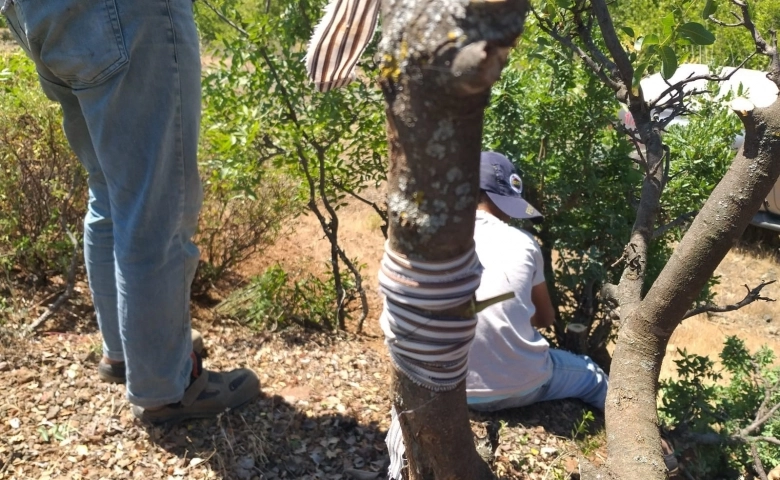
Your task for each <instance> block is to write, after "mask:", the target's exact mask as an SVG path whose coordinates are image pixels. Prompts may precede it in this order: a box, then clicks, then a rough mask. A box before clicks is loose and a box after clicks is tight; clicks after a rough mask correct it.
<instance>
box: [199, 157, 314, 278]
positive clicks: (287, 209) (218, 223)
mask: <svg viewBox="0 0 780 480" xmlns="http://www.w3.org/2000/svg"><path fill="white" fill-rule="evenodd" d="M201 153H202V154H203V153H204V150H201ZM214 164H215V162H214V161H213V160H211V159H209V158H208V157H207V158H206V159H205V160H204V159H201V171H202V174H203V176H204V178H205V181H204V200H203V208H202V210H201V212H200V221H199V224H198V233H197V235H196V236H195V243H197V245H198V247H199V248H200V252H201V264H200V266H199V267H198V274H197V276H196V278H195V282H194V287H193V291H195V292H203V291H205V290H206V289H208V288H209V287H210V286H211V285H212V284H213V282H216V281H217V280H219V279H220V278H222V277H223V276H224V275H225V273H227V272H228V271H229V270H230V269H232V268H233V267H235V266H237V265H238V264H239V263H241V262H242V261H243V260H246V259H247V258H248V257H249V256H251V255H252V254H254V253H255V252H257V251H260V250H262V249H263V248H264V247H268V246H270V245H273V243H274V242H275V241H276V240H277V238H278V237H279V234H280V233H281V232H283V231H285V230H286V229H287V228H288V227H289V221H290V220H291V219H292V218H293V217H295V216H297V215H298V214H299V213H300V211H301V210H302V209H303V208H304V206H303V204H302V202H300V199H299V197H298V196H297V195H291V194H290V192H295V191H296V190H297V189H298V188H299V182H297V181H296V180H295V179H294V178H291V177H290V176H289V175H285V174H283V173H278V172H266V173H265V174H264V175H263V176H262V178H261V179H259V180H257V182H256V184H255V188H254V189H253V191H251V192H249V193H247V192H246V190H244V189H242V188H239V187H238V184H239V183H240V181H239V179H237V178H236V175H235V174H234V173H231V172H230V171H228V170H225V169H218V168H214Z"/></svg>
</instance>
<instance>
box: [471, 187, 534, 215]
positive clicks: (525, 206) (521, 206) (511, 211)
mask: <svg viewBox="0 0 780 480" xmlns="http://www.w3.org/2000/svg"><path fill="white" fill-rule="evenodd" d="M485 193H487V196H488V197H490V199H491V200H493V203H495V204H496V206H497V207H498V208H499V210H501V211H502V212H504V213H506V214H507V215H509V216H510V217H512V218H521V219H524V218H542V217H543V215H542V214H541V213H539V210H537V209H536V208H534V206H533V205H531V204H530V203H528V202H526V201H525V200H524V199H522V198H520V197H505V196H503V195H499V194H497V193H493V192H485Z"/></svg>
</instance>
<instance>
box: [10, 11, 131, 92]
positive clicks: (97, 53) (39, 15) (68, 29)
mask: <svg viewBox="0 0 780 480" xmlns="http://www.w3.org/2000/svg"><path fill="white" fill-rule="evenodd" d="M15 3H16V7H17V9H18V8H21V9H22V10H23V14H24V22H25V25H24V29H25V34H26V36H27V41H28V42H29V46H30V49H31V50H32V54H33V56H37V57H38V58H39V60H40V62H41V64H43V66H45V67H46V68H47V69H48V70H50V71H51V73H52V74H54V75H55V76H56V77H57V78H58V79H60V80H62V81H63V82H65V83H66V84H68V86H70V87H71V88H74V89H78V88H88V87H91V86H95V85H98V84H100V83H101V82H103V81H105V80H107V79H108V78H110V77H111V76H112V75H113V74H114V73H116V72H117V71H118V70H119V69H120V68H121V67H122V66H124V65H125V64H127V62H128V55H127V49H126V48H125V41H124V38H123V35H122V26H121V24H120V22H119V14H118V12H117V7H116V2H115V0H56V1H53V0H16V2H15Z"/></svg>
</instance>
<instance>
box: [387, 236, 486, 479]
mask: <svg viewBox="0 0 780 480" xmlns="http://www.w3.org/2000/svg"><path fill="white" fill-rule="evenodd" d="M481 274H482V265H480V263H479V259H478V258H477V255H476V253H475V251H474V246H473V245H472V246H471V248H470V249H469V250H468V251H467V252H466V253H465V254H463V255H461V256H459V257H457V258H454V259H451V260H448V261H445V262H423V261H415V260H411V259H408V258H406V257H404V256H402V255H401V254H399V253H397V252H394V251H393V250H392V249H391V248H390V245H389V243H385V255H384V257H383V258H382V265H381V267H380V270H379V288H380V290H381V291H382V293H383V294H384V295H385V307H384V310H383V311H382V316H381V318H380V324H381V326H382V331H383V332H384V334H385V343H386V344H387V346H388V348H389V350H390V358H391V359H392V361H393V364H394V365H395V366H396V368H398V370H400V371H401V372H403V373H404V374H405V375H406V376H407V377H409V379H411V380H412V381H413V382H414V383H416V384H418V385H420V386H422V387H425V388H428V389H430V390H433V391H439V392H441V391H447V390H452V389H454V388H455V387H456V386H457V385H458V384H459V383H460V382H461V381H462V380H463V379H465V378H466V374H467V373H468V353H469V347H470V346H471V341H472V340H473V338H474V332H475V330H476V327H477V320H476V318H475V317H472V318H460V317H451V316H448V315H442V314H441V313H438V312H443V311H445V310H448V309H451V308H453V307H456V306H459V305H463V304H464V303H466V302H469V301H471V302H473V301H474V292H475V291H476V290H477V288H478V287H479V282H480V276H481ZM391 415H392V424H391V426H390V430H389V431H388V434H387V439H386V443H387V447H388V450H389V451H390V468H389V471H388V475H389V478H391V479H397V478H400V475H401V470H402V469H403V453H404V451H405V447H404V444H403V436H402V435H401V425H400V423H399V421H398V415H397V414H396V411H395V408H393V410H392V413H391Z"/></svg>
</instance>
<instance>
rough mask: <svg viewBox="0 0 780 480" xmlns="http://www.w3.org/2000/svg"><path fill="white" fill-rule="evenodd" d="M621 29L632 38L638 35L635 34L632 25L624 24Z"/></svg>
mask: <svg viewBox="0 0 780 480" xmlns="http://www.w3.org/2000/svg"><path fill="white" fill-rule="evenodd" d="M620 29H621V30H623V33H625V34H626V35H628V36H629V37H631V38H634V37H635V36H636V35H634V29H633V28H631V27H625V26H623V27H620Z"/></svg>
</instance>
